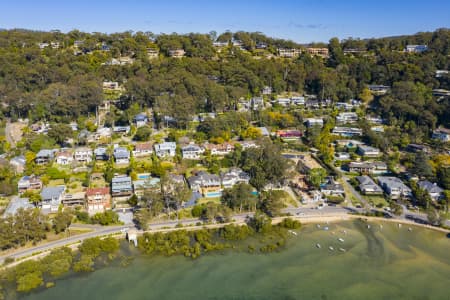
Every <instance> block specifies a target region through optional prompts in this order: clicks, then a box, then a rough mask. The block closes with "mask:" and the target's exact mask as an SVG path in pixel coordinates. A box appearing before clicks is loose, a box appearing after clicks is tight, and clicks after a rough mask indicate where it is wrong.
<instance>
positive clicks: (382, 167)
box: [348, 161, 388, 175]
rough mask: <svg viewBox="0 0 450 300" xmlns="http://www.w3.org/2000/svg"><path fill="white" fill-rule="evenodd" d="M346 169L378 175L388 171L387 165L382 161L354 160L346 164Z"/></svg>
mask: <svg viewBox="0 0 450 300" xmlns="http://www.w3.org/2000/svg"><path fill="white" fill-rule="evenodd" d="M348 170H349V171H350V172H354V173H360V174H372V175H380V174H385V173H387V171H388V168H387V165H386V163H385V162H382V161H372V162H369V161H361V162H359V161H355V162H351V163H350V164H349V165H348Z"/></svg>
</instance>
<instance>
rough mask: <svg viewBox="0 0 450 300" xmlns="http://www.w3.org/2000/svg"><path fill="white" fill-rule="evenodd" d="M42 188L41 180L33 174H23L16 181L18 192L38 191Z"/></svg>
mask: <svg viewBox="0 0 450 300" xmlns="http://www.w3.org/2000/svg"><path fill="white" fill-rule="evenodd" d="M41 189H42V180H41V179H40V178H39V177H37V176H34V175H31V176H23V177H22V178H20V179H19V181H18V182H17V190H18V191H19V194H22V193H25V192H27V191H31V192H33V191H40V190H41Z"/></svg>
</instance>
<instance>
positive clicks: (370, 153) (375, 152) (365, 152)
mask: <svg viewBox="0 0 450 300" xmlns="http://www.w3.org/2000/svg"><path fill="white" fill-rule="evenodd" d="M356 153H358V154H359V155H361V156H364V157H378V156H380V155H381V152H380V149H378V148H375V147H371V146H366V145H359V146H358V149H357V150H356Z"/></svg>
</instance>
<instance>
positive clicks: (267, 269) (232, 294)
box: [21, 221, 450, 300]
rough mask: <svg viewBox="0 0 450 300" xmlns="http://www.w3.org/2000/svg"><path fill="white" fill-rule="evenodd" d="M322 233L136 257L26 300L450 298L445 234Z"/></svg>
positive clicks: (306, 231) (343, 226)
mask: <svg viewBox="0 0 450 300" xmlns="http://www.w3.org/2000/svg"><path fill="white" fill-rule="evenodd" d="M323 226H324V225H322V226H321V228H317V227H316V226H315V225H306V226H304V228H303V229H301V230H299V231H298V235H297V236H294V235H293V236H292V238H291V239H290V240H289V242H288V246H287V247H286V248H285V249H283V250H282V251H281V252H278V253H272V254H248V253H245V252H232V251H229V252H226V253H221V254H218V253H214V254H210V255H205V256H202V257H200V258H199V259H197V260H191V259H186V258H184V257H151V258H149V257H142V256H138V257H136V259H135V260H134V261H133V263H132V264H131V265H129V266H128V267H106V268H103V269H100V270H97V271H95V272H94V273H90V274H84V275H77V276H75V277H70V278H69V279H64V280H60V281H57V282H56V286H55V287H54V288H51V289H48V290H44V291H40V292H36V293H32V294H29V295H26V296H24V297H21V298H24V299H42V300H44V299H45V300H53V299H55V300H56V299H58V300H60V299H64V300H72V299H74V300H75V299H76V300H79V299H108V300H114V299H127V300H128V299H184V300H189V299H421V300H423V299H450V239H449V238H447V237H446V236H445V235H444V234H443V233H439V232H435V231H430V230H426V229H422V228H417V227H413V228H412V231H408V228H407V227H406V226H403V227H402V228H398V226H396V225H395V224H389V223H385V224H383V227H382V228H381V227H380V223H377V224H376V223H371V226H370V228H367V226H366V225H365V224H364V223H362V222H358V221H355V222H344V223H338V224H330V225H328V226H329V230H328V231H325V230H323V229H322V228H323ZM344 231H345V232H346V234H345V233H344ZM338 238H342V239H344V242H340V241H338ZM317 243H320V244H321V248H320V249H319V248H317V247H316V244H317ZM329 246H331V247H333V248H334V249H335V251H331V250H329ZM339 248H343V249H345V250H346V252H341V251H339V250H338V249H339Z"/></svg>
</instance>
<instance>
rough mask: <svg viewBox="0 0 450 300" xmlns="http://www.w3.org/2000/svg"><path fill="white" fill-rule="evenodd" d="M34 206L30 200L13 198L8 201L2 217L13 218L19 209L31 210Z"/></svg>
mask: <svg viewBox="0 0 450 300" xmlns="http://www.w3.org/2000/svg"><path fill="white" fill-rule="evenodd" d="M34 207H35V206H34V205H33V204H32V203H30V200H29V199H28V198H19V197H14V198H12V199H11V201H9V203H8V206H7V207H6V209H5V212H4V214H3V215H4V216H8V215H11V216H14V215H15V214H16V213H17V211H18V210H19V209H24V210H25V209H32V208H34Z"/></svg>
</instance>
